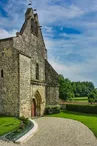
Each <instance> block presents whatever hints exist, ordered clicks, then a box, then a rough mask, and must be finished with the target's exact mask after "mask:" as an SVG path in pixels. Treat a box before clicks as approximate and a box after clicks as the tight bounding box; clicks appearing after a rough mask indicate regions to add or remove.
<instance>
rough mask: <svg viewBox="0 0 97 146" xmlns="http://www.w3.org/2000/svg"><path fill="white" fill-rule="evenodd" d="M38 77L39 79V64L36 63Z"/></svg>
mask: <svg viewBox="0 0 97 146" xmlns="http://www.w3.org/2000/svg"><path fill="white" fill-rule="evenodd" d="M36 79H37V80H39V64H38V63H37V64H36Z"/></svg>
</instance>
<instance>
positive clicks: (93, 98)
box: [88, 89, 97, 103]
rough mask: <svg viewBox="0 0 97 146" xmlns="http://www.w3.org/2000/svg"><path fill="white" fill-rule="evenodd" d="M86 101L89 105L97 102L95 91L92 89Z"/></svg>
mask: <svg viewBox="0 0 97 146" xmlns="http://www.w3.org/2000/svg"><path fill="white" fill-rule="evenodd" d="M88 101H89V102H90V103H92V102H97V89H94V90H93V91H92V92H91V93H90V94H89V95H88Z"/></svg>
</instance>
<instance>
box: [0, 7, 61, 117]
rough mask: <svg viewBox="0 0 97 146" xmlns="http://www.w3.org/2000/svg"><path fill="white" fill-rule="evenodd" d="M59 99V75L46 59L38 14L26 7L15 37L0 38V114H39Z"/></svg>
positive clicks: (27, 115) (26, 115) (29, 115)
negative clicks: (22, 20) (19, 28)
mask: <svg viewBox="0 0 97 146" xmlns="http://www.w3.org/2000/svg"><path fill="white" fill-rule="evenodd" d="M58 98H59V85H58V74H57V72H56V71H55V70H54V69H53V67H52V66H51V65H50V64H49V62H48V60H47V50H46V47H45V43H44V40H43V36H42V32H41V27H40V25H39V21H38V15H37V14H36V13H34V12H33V9H32V8H28V9H27V11H26V13H25V22H24V24H23V26H22V28H21V30H20V32H17V33H16V37H12V38H6V39H1V40H0V114H3V115H11V116H25V117H33V116H41V115H43V114H44V112H45V107H46V105H56V104H58Z"/></svg>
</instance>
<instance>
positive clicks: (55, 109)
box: [46, 105, 60, 114]
mask: <svg viewBox="0 0 97 146" xmlns="http://www.w3.org/2000/svg"><path fill="white" fill-rule="evenodd" d="M46 113H47V114H56V113H60V105H48V106H47V107H46Z"/></svg>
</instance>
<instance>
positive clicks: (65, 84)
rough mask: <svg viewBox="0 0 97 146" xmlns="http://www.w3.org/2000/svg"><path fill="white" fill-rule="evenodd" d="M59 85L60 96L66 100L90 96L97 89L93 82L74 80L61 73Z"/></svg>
mask: <svg viewBox="0 0 97 146" xmlns="http://www.w3.org/2000/svg"><path fill="white" fill-rule="evenodd" d="M59 85H60V88H59V94H60V98H62V99H64V100H68V99H69V100H71V99H72V98H73V97H85V96H88V95H89V94H90V93H91V92H92V91H93V90H94V89H95V87H94V84H93V83H92V82H88V81H84V82H72V81H70V80H69V79H67V78H66V79H64V77H63V75H59Z"/></svg>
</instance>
